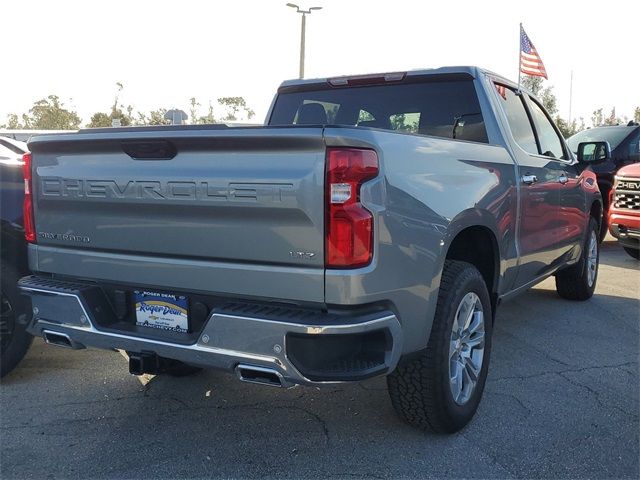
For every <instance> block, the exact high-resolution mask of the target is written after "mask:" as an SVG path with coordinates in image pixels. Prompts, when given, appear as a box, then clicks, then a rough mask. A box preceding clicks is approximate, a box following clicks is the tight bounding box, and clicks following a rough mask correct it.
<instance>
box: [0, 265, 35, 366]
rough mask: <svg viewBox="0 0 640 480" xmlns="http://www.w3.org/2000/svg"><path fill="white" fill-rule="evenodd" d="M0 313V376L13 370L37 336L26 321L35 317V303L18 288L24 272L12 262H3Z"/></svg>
mask: <svg viewBox="0 0 640 480" xmlns="http://www.w3.org/2000/svg"><path fill="white" fill-rule="evenodd" d="M1 268H2V269H1V271H0V275H1V276H2V278H1V279H0V283H1V285H2V298H1V300H0V302H1V316H0V378H1V377H4V376H5V375H6V374H8V373H9V372H11V371H12V370H13V369H14V368H16V366H17V365H18V363H20V360H22V359H23V358H24V356H25V355H26V353H27V350H29V346H30V345H31V341H32V340H33V337H32V336H31V335H30V334H29V333H27V331H26V325H27V323H28V320H29V319H30V318H31V303H30V302H29V299H28V298H27V297H25V296H24V295H20V291H19V290H18V285H17V283H18V280H19V278H20V276H19V275H18V273H17V272H16V271H15V270H14V269H13V268H12V267H10V266H9V265H4V264H3V265H2V267H1Z"/></svg>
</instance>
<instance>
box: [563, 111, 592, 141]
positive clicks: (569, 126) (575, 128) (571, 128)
mask: <svg viewBox="0 0 640 480" xmlns="http://www.w3.org/2000/svg"><path fill="white" fill-rule="evenodd" d="M555 123H556V125H557V126H558V129H559V130H560V133H562V136H563V137H564V138H569V137H570V136H572V135H574V134H576V133H578V132H581V131H582V130H584V129H585V128H586V127H585V124H584V118H582V117H580V123H579V124H578V122H577V121H576V120H575V119H574V120H573V121H572V122H571V123H569V122H567V121H566V120H565V119H563V118H562V117H560V115H556V118H555Z"/></svg>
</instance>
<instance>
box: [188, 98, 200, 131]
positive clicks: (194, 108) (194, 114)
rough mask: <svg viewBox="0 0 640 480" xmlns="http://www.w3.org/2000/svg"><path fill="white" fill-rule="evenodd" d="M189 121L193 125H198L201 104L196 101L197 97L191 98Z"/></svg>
mask: <svg viewBox="0 0 640 480" xmlns="http://www.w3.org/2000/svg"><path fill="white" fill-rule="evenodd" d="M189 105H190V109H189V121H190V123H191V124H192V125H194V124H196V123H198V108H199V107H200V104H199V103H198V102H197V101H196V97H191V98H190V99H189Z"/></svg>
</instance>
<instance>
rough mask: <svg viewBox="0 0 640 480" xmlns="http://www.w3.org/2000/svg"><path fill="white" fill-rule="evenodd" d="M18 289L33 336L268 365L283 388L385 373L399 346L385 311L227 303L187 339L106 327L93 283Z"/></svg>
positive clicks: (44, 281)
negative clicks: (28, 309) (26, 301)
mask: <svg viewBox="0 0 640 480" xmlns="http://www.w3.org/2000/svg"><path fill="white" fill-rule="evenodd" d="M19 287H20V289H21V290H22V291H23V293H25V294H27V295H29V296H30V297H31V301H32V306H33V309H34V316H33V320H32V321H31V324H30V326H29V331H30V332H31V333H32V334H33V335H38V336H44V334H45V333H47V334H48V335H51V334H53V335H54V336H55V335H59V336H62V337H64V338H67V339H68V346H69V347H71V348H74V349H80V348H85V347H97V348H103V349H121V350H126V351H128V352H135V353H154V354H156V355H158V356H161V357H166V358H172V359H176V360H180V361H182V362H185V363H189V364H193V365H198V366H203V367H211V368H217V369H222V370H226V371H229V372H234V371H236V372H237V371H238V366H240V365H243V366H247V365H248V366H252V367H258V368H265V369H270V370H272V371H274V372H276V374H277V375H278V376H279V377H280V379H281V383H282V385H284V386H291V385H294V384H306V385H322V384H331V383H336V382H345V381H356V380H362V379H365V378H370V377H374V376H378V375H384V374H387V373H389V372H391V371H392V370H393V369H394V368H395V366H396V365H397V363H398V360H399V357H400V353H401V351H402V329H401V327H400V323H399V322H398V319H397V318H396V316H395V315H394V314H393V313H392V312H390V311H375V312H371V313H364V314H363V313H358V314H332V313H323V312H319V311H318V312H316V311H306V310H294V309H284V308H280V307H266V306H256V305H251V304H240V303H233V304H225V305H222V306H220V307H219V308H214V309H213V310H212V311H211V313H210V314H209V316H208V318H207V320H206V322H205V324H204V327H203V328H202V330H201V331H200V332H199V334H198V336H197V339H196V340H195V341H194V342H193V343H187V344H185V343H178V342H174V341H166V340H159V339H157V338H149V336H152V335H147V336H145V331H144V330H145V328H144V327H138V328H137V329H136V328H133V329H132V331H131V332H124V331H114V330H112V329H109V328H105V327H104V325H108V323H109V320H110V318H109V316H110V315H111V316H112V315H113V313H112V310H111V307H110V305H109V302H108V301H107V299H106V297H105V295H104V293H103V292H102V291H101V289H100V288H99V287H98V286H96V285H93V284H85V283H76V282H68V281H60V280H53V279H48V278H39V277H36V276H30V277H25V278H23V279H22V280H20V282H19ZM147 332H149V331H148V330H147ZM340 352H348V355H347V354H346V353H340Z"/></svg>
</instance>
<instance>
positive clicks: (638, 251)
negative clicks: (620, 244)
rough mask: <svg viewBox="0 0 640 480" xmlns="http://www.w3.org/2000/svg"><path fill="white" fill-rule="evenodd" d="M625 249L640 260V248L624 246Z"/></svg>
mask: <svg viewBox="0 0 640 480" xmlns="http://www.w3.org/2000/svg"><path fill="white" fill-rule="evenodd" d="M624 251H625V252H627V253H628V254H629V255H631V256H632V257H633V258H635V259H636V260H640V248H631V247H624Z"/></svg>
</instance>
